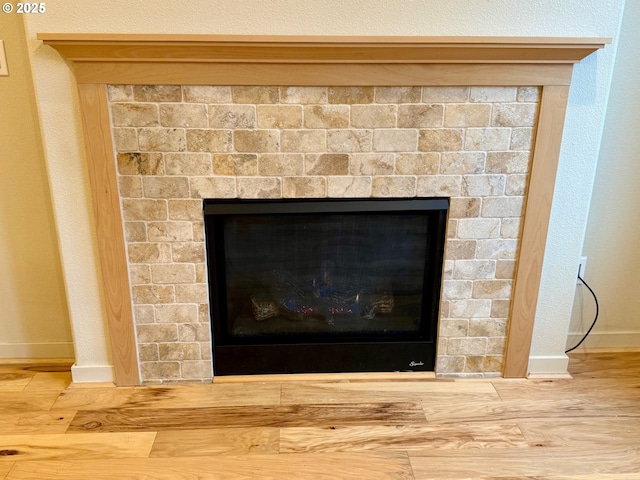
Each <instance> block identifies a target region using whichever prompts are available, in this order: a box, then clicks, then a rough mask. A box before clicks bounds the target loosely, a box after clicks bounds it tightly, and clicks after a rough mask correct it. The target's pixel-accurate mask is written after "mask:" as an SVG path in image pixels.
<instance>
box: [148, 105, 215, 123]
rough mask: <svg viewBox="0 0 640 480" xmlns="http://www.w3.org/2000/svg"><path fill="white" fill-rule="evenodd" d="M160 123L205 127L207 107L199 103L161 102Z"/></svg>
mask: <svg viewBox="0 0 640 480" xmlns="http://www.w3.org/2000/svg"><path fill="white" fill-rule="evenodd" d="M160 124H161V125H162V126H163V127H186V128H202V127H206V126H207V109H206V107H205V106H204V105H199V104H184V103H179V104H166V103H163V104H161V105H160Z"/></svg>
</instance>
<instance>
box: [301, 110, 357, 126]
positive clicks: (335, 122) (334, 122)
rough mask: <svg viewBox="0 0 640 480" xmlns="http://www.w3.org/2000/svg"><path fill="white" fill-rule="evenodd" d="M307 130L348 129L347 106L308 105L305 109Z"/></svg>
mask: <svg viewBox="0 0 640 480" xmlns="http://www.w3.org/2000/svg"><path fill="white" fill-rule="evenodd" d="M304 126H305V127H307V128H346V127H348V126H349V107H348V106H347V105H307V106H305V107H304Z"/></svg>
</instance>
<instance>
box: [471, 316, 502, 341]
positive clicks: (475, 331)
mask: <svg viewBox="0 0 640 480" xmlns="http://www.w3.org/2000/svg"><path fill="white" fill-rule="evenodd" d="M506 333H507V320H506V318H472V319H471V320H469V336H470V337H504V336H505V335H506Z"/></svg>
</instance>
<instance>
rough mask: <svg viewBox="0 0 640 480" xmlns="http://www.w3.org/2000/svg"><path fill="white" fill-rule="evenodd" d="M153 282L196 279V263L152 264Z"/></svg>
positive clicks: (182, 281) (170, 282) (166, 282)
mask: <svg viewBox="0 0 640 480" xmlns="http://www.w3.org/2000/svg"><path fill="white" fill-rule="evenodd" d="M151 280H152V281H153V283H160V284H178V283H193V282H195V281H196V269H195V265H193V264H191V263H171V264H169V265H163V264H155V265H151Z"/></svg>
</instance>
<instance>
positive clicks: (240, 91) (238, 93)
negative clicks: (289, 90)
mask: <svg viewBox="0 0 640 480" xmlns="http://www.w3.org/2000/svg"><path fill="white" fill-rule="evenodd" d="M231 98H233V103H278V101H279V100H280V89H279V88H278V87H271V86H267V87H262V86H250V87H244V86H234V87H231Z"/></svg>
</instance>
